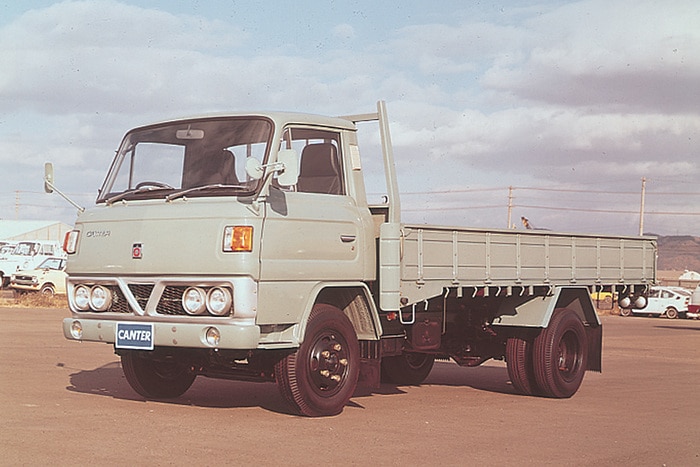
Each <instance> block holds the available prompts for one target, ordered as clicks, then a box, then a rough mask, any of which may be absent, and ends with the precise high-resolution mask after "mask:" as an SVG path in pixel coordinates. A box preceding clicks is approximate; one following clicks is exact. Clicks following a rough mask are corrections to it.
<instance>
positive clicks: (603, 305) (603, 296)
mask: <svg viewBox="0 0 700 467" xmlns="http://www.w3.org/2000/svg"><path fill="white" fill-rule="evenodd" d="M591 300H593V303H594V304H595V306H596V308H598V309H599V310H612V309H613V307H614V303H615V301H616V300H617V293H612V292H605V291H600V292H592V293H591Z"/></svg>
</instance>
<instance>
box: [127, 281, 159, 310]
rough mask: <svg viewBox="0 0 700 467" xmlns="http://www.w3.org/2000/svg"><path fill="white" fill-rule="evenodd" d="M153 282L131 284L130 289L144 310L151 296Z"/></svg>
mask: <svg viewBox="0 0 700 467" xmlns="http://www.w3.org/2000/svg"><path fill="white" fill-rule="evenodd" d="M153 286H154V285H153V284H129V291H130V292H131V294H132V295H133V296H134V298H135V299H136V302H137V303H138V304H139V306H140V307H141V309H142V310H145V309H146V304H147V303H148V299H149V298H151V292H152V291H153Z"/></svg>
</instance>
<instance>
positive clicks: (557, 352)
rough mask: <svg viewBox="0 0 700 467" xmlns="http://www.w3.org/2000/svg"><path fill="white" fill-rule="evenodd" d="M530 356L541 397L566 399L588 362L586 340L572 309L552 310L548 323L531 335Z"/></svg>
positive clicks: (576, 386) (580, 377)
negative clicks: (536, 334)
mask: <svg viewBox="0 0 700 467" xmlns="http://www.w3.org/2000/svg"><path fill="white" fill-rule="evenodd" d="M532 358H533V366H534V370H535V379H536V380H537V385H538V387H539V388H540V390H541V391H542V394H543V395H544V396H547V397H556V398H567V397H571V396H573V395H574V394H575V393H576V391H578V388H579V386H581V382H582V381H583V375H584V373H585V372H586V367H587V365H588V339H587V338H586V330H585V328H584V327H583V323H582V322H581V320H580V319H579V317H578V315H577V314H576V312H574V311H573V310H570V309H568V308H560V309H557V310H555V311H554V315H553V316H552V319H551V321H550V323H549V326H548V327H547V328H545V329H543V330H542V332H540V334H539V335H538V336H537V337H536V338H535V345H534V348H533V355H532Z"/></svg>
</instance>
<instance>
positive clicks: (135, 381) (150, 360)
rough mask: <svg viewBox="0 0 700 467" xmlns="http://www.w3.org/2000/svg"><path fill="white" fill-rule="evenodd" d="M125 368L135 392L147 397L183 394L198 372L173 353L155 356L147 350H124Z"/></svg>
mask: <svg viewBox="0 0 700 467" xmlns="http://www.w3.org/2000/svg"><path fill="white" fill-rule="evenodd" d="M121 361H122V370H123V371H124V376H126V380H127V382H128V383H129V385H130V386H131V387H132V389H133V390H134V391H136V392H137V393H139V394H140V395H142V396H143V397H145V398H147V399H151V398H152V399H171V398H175V397H179V396H181V395H183V394H184V393H185V392H187V390H188V389H189V388H190V386H192V383H193V382H194V380H195V378H196V377H197V375H196V374H195V373H193V372H192V371H191V370H190V367H189V365H187V364H186V363H183V362H182V361H181V360H179V359H178V358H176V357H175V356H173V355H165V356H163V357H162V358H155V357H154V355H153V354H152V353H151V352H146V351H143V350H123V351H121Z"/></svg>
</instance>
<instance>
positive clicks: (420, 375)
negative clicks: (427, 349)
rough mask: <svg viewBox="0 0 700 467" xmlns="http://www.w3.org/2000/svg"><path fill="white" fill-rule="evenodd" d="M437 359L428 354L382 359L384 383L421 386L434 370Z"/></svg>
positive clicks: (410, 354)
mask: <svg viewBox="0 0 700 467" xmlns="http://www.w3.org/2000/svg"><path fill="white" fill-rule="evenodd" d="M434 363H435V357H434V356H432V355H428V354H421V353H409V352H404V353H402V354H401V355H396V356H394V357H385V358H382V382H385V383H394V384H409V385H410V384H420V383H422V382H423V381H425V378H427V377H428V375H429V374H430V371H431V370H432V369H433V364H434Z"/></svg>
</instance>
